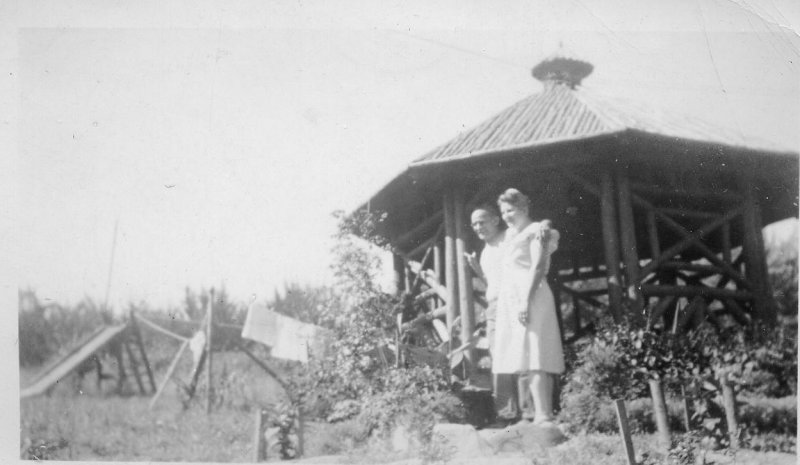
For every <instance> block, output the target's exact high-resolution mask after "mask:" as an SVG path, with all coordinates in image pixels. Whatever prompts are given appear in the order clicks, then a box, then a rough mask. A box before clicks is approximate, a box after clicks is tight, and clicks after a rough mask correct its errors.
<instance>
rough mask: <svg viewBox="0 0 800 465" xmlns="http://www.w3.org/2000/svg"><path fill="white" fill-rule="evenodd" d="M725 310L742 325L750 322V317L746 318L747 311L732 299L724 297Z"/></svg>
mask: <svg viewBox="0 0 800 465" xmlns="http://www.w3.org/2000/svg"><path fill="white" fill-rule="evenodd" d="M724 302H725V310H726V311H727V312H728V313H730V314H731V316H732V317H733V319H734V320H736V322H737V323H739V324H740V325H742V326H747V325H749V324H750V319H749V318H747V312H745V311H744V309H743V308H742V307H741V305H739V303H738V302H736V301H735V300H733V299H725V300H724Z"/></svg>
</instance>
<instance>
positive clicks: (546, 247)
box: [519, 222, 558, 326]
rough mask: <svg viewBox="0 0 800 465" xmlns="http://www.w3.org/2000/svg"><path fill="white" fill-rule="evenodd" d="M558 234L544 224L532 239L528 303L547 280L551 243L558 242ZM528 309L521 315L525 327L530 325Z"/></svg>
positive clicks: (547, 223)
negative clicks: (544, 280)
mask: <svg viewBox="0 0 800 465" xmlns="http://www.w3.org/2000/svg"><path fill="white" fill-rule="evenodd" d="M557 237H558V232H557V231H555V230H553V229H550V224H549V222H546V223H545V222H543V223H542V225H541V230H540V232H539V233H538V234H537V235H536V236H535V237H533V238H532V239H531V241H530V244H529V247H530V254H531V268H530V270H529V271H528V280H527V282H528V283H529V286H530V287H529V288H528V293H527V296H528V302H530V300H531V299H532V298H533V294H534V293H536V290H537V289H538V288H539V286H540V285H541V283H542V280H543V279H546V278H547V262H548V257H549V255H550V252H551V248H552V246H553V244H551V241H553V240H557ZM527 310H528V309H527V308H526V311H524V312H521V313H520V315H519V319H520V322H521V323H522V324H523V325H526V326H527V324H528V311H527Z"/></svg>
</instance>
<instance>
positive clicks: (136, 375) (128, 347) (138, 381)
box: [122, 341, 145, 395]
mask: <svg viewBox="0 0 800 465" xmlns="http://www.w3.org/2000/svg"><path fill="white" fill-rule="evenodd" d="M122 345H123V346H124V347H125V352H126V353H127V354H128V362H129V363H130V365H131V371H133V377H134V379H136V385H137V386H138V387H139V393H140V394H142V395H144V394H145V390H144V383H142V375H141V373H139V361H138V360H136V357H134V355H133V350H131V345H130V343H129V342H128V341H123V342H122Z"/></svg>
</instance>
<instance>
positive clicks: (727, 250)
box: [720, 223, 733, 263]
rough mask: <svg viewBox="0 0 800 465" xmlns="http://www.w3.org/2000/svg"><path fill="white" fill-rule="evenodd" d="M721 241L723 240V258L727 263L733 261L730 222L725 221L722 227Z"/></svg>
mask: <svg viewBox="0 0 800 465" xmlns="http://www.w3.org/2000/svg"><path fill="white" fill-rule="evenodd" d="M720 241H721V242H722V260H724V261H725V263H731V262H732V261H733V259H732V257H733V255H732V254H731V248H732V247H731V225H730V223H723V224H722V227H721V228H720Z"/></svg>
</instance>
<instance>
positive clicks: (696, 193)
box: [631, 183, 741, 203]
mask: <svg viewBox="0 0 800 465" xmlns="http://www.w3.org/2000/svg"><path fill="white" fill-rule="evenodd" d="M631 189H633V190H634V191H635V192H637V193H642V194H650V195H654V196H657V197H671V198H675V197H683V198H688V199H693V200H696V199H709V200H719V201H723V202H731V203H736V202H739V201H741V197H740V196H739V195H737V194H733V193H731V192H716V191H709V190H687V189H672V188H670V189H665V188H663V187H658V186H654V185H652V184H641V183H631Z"/></svg>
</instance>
